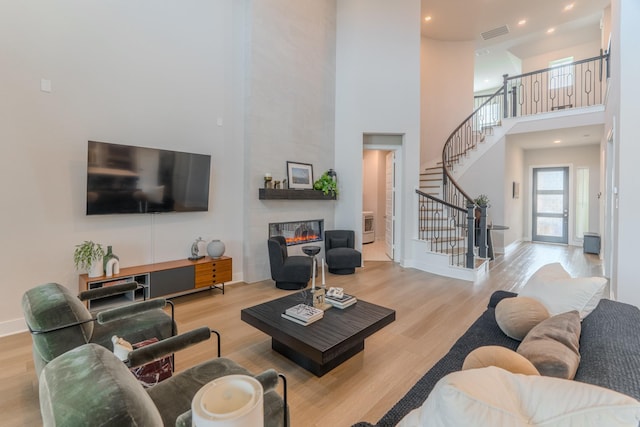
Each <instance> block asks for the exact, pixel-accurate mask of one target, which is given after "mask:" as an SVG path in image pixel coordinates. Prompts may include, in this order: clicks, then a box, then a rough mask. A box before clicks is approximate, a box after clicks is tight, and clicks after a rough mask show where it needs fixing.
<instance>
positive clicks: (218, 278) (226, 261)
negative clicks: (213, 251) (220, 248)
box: [195, 258, 233, 288]
mask: <svg viewBox="0 0 640 427" xmlns="http://www.w3.org/2000/svg"><path fill="white" fill-rule="evenodd" d="M232 270H233V269H232V264H231V258H222V259H214V260H212V261H211V262H205V263H201V264H197V265H196V280H195V287H196V288H204V287H206V286H213V285H216V284H219V283H225V282H230V281H231V278H232V276H233V272H232Z"/></svg>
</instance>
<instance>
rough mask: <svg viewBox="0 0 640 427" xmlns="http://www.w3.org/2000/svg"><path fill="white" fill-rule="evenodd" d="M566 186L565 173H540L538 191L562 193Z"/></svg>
mask: <svg viewBox="0 0 640 427" xmlns="http://www.w3.org/2000/svg"><path fill="white" fill-rule="evenodd" d="M563 185H564V173H563V171H561V170H559V171H549V172H546V171H545V172H543V171H539V172H538V191H548V190H556V191H562V189H563Z"/></svg>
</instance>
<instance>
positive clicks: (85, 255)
mask: <svg viewBox="0 0 640 427" xmlns="http://www.w3.org/2000/svg"><path fill="white" fill-rule="evenodd" d="M102 257H104V248H103V247H102V245H101V244H99V243H94V242H92V241H90V240H85V241H84V242H83V243H81V244H79V245H76V249H75V251H74V252H73V263H74V264H75V266H76V269H77V270H87V273H88V274H89V277H99V276H102V274H103V273H104V271H103V268H102V267H103V266H102Z"/></svg>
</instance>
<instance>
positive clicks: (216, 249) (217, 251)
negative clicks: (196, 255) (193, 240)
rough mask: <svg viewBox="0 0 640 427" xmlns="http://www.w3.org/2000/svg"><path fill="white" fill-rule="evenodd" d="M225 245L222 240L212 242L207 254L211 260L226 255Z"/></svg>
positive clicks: (208, 246)
mask: <svg viewBox="0 0 640 427" xmlns="http://www.w3.org/2000/svg"><path fill="white" fill-rule="evenodd" d="M224 249H225V247H224V243H222V242H221V241H220V240H212V241H210V242H209V244H208V245H207V253H208V254H209V256H210V257H211V258H220V257H221V256H222V254H224Z"/></svg>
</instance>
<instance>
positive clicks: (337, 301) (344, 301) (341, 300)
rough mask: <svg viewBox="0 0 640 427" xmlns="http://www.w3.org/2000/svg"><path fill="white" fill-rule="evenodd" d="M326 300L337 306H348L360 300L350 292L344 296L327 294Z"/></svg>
mask: <svg viewBox="0 0 640 427" xmlns="http://www.w3.org/2000/svg"><path fill="white" fill-rule="evenodd" d="M324 300H325V301H326V302H328V303H329V304H331V305H332V306H334V307H336V308H347V307H349V306H352V305H353V304H355V303H356V301H358V300H357V299H356V297H354V296H353V295H349V294H342V296H331V295H326V296H325V297H324Z"/></svg>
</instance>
